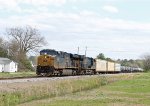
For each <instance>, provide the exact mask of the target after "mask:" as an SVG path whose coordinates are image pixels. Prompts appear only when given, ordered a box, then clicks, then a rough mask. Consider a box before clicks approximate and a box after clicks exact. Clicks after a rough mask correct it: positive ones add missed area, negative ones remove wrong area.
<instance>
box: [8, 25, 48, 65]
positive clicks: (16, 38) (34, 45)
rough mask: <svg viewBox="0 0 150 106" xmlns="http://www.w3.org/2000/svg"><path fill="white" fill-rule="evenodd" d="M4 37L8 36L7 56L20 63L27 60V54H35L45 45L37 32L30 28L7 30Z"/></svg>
mask: <svg viewBox="0 0 150 106" xmlns="http://www.w3.org/2000/svg"><path fill="white" fill-rule="evenodd" d="M6 35H8V36H9V55H11V56H12V57H13V58H14V60H16V61H17V62H20V63H23V62H24V60H27V53H29V52H36V51H38V50H39V48H40V47H41V46H43V45H45V44H46V41H45V39H44V37H43V36H41V34H40V32H39V30H38V29H36V28H32V27H31V26H26V27H14V28H8V29H6ZM25 64H26V63H25Z"/></svg>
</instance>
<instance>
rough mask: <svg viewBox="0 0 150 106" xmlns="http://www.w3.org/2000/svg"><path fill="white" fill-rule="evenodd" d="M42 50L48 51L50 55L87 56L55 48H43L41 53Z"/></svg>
mask: <svg viewBox="0 0 150 106" xmlns="http://www.w3.org/2000/svg"><path fill="white" fill-rule="evenodd" d="M42 52H46V53H47V54H49V55H67V56H70V57H72V58H85V55H79V54H72V53H67V52H64V51H56V50H54V49H43V50H41V51H40V54H41V53H42ZM86 58H90V59H93V58H92V57H86Z"/></svg>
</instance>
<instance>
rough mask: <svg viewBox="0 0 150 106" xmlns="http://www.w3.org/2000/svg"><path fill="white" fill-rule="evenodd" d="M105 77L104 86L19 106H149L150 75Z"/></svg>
mask: <svg viewBox="0 0 150 106" xmlns="http://www.w3.org/2000/svg"><path fill="white" fill-rule="evenodd" d="M118 78H119V77H107V78H106V80H107V81H106V80H105V79H103V80H104V82H103V83H104V84H102V85H105V86H97V87H96V88H95V87H94V88H93V89H89V90H84V91H80V92H76V93H71V94H66V95H64V96H57V97H54V98H49V99H43V100H35V101H32V102H29V103H25V104H20V105H19V106H31V105H32V106H150V73H142V74H135V75H134V76H122V77H120V78H121V79H122V80H120V81H118Z"/></svg>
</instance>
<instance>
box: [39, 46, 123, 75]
mask: <svg viewBox="0 0 150 106" xmlns="http://www.w3.org/2000/svg"><path fill="white" fill-rule="evenodd" d="M120 72H121V65H120V64H119V63H116V62H110V61H106V60H100V59H94V58H91V57H86V56H84V55H78V54H72V53H67V52H62V51H56V50H52V49H44V50H41V51H40V56H38V57H37V68H36V74H37V75H40V76H41V75H42V76H53V75H58V76H61V75H85V74H96V73H99V74H100V73H120Z"/></svg>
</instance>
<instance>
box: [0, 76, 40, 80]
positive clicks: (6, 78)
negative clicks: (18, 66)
mask: <svg viewBox="0 0 150 106" xmlns="http://www.w3.org/2000/svg"><path fill="white" fill-rule="evenodd" d="M27 78H40V76H27V77H5V78H0V80H13V79H27ZM41 78H42V77H41Z"/></svg>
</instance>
